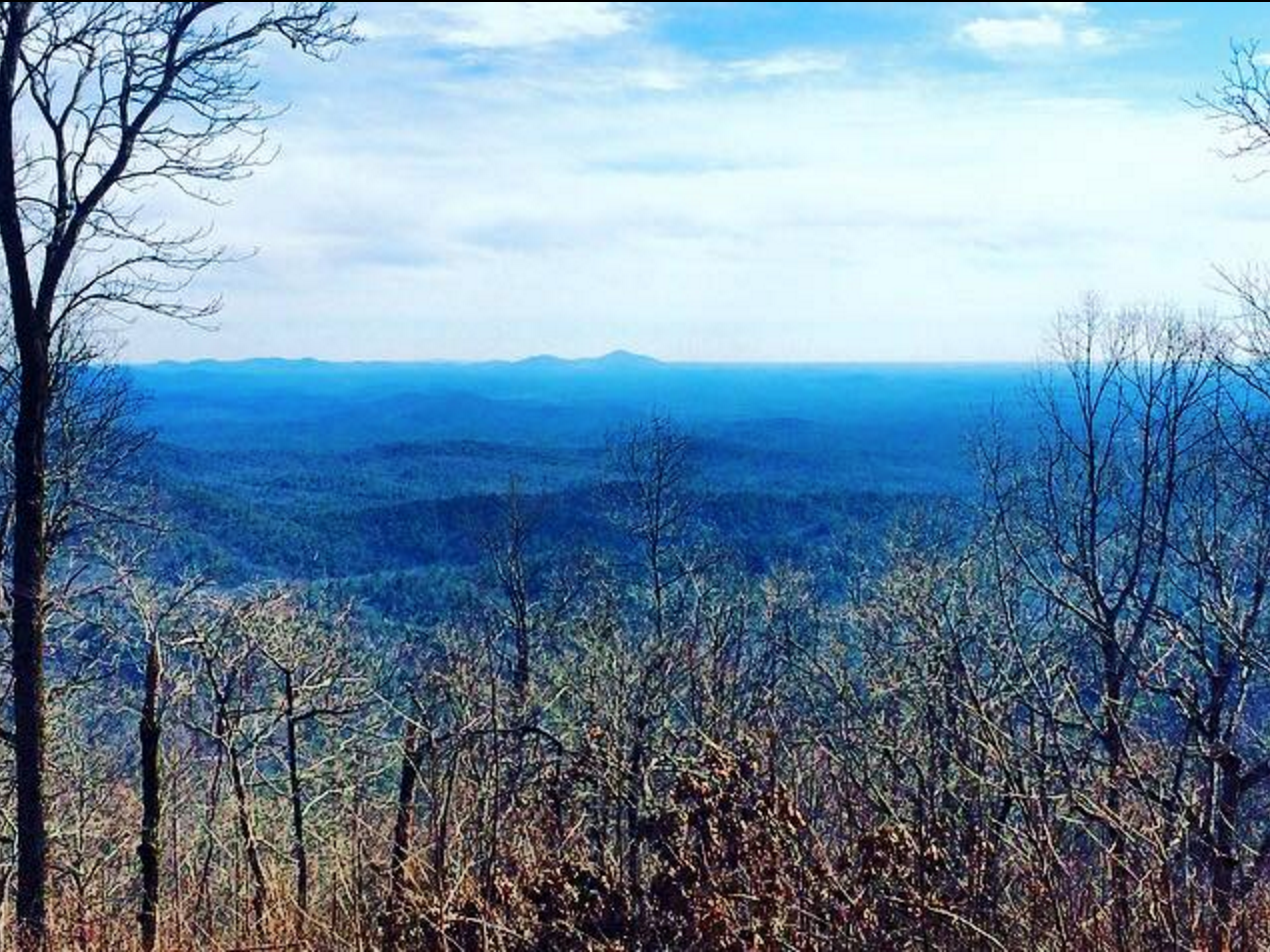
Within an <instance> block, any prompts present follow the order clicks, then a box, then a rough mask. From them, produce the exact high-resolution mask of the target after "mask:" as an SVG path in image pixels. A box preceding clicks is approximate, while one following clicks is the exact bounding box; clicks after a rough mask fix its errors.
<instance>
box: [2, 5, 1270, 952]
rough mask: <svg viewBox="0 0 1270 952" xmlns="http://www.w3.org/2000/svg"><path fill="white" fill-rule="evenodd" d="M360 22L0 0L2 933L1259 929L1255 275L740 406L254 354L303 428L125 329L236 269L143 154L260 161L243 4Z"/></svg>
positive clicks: (1101, 308)
mask: <svg viewBox="0 0 1270 952" xmlns="http://www.w3.org/2000/svg"><path fill="white" fill-rule="evenodd" d="M353 40H354V33H353V25H352V23H351V22H350V21H348V20H346V19H344V18H343V16H342V14H340V13H339V12H338V11H337V10H336V9H335V8H334V7H332V6H330V5H327V4H279V5H272V6H271V5H257V4H252V5H241V9H234V10H233V11H232V12H230V13H226V12H225V11H224V10H222V9H221V8H220V5H218V4H204V3H156V4H113V3H101V4H98V3H93V4H80V3H41V4H33V3H3V4H0V238H2V239H3V248H4V252H5V268H6V270H5V280H4V288H5V293H6V304H7V311H8V313H7V315H6V321H5V334H4V340H3V351H2V353H3V361H0V366H2V367H3V376H2V377H0V384H2V385H3V386H2V388H0V396H2V397H3V400H2V401H0V416H2V417H3V421H2V422H0V431H2V432H3V433H4V434H5V437H6V444H5V452H4V455H3V459H4V466H3V468H2V469H0V474H2V476H3V482H2V484H0V500H3V507H2V510H3V513H4V529H5V531H4V534H3V536H0V559H2V561H3V563H4V566H5V572H4V585H3V594H4V599H3V601H4V605H3V617H2V621H3V626H4V628H5V629H6V634H7V636H8V639H7V640H8V642H9V650H8V651H6V659H5V666H4V668H3V689H2V693H0V696H2V697H3V703H4V707H3V710H4V723H3V728H2V729H0V768H2V782H0V840H2V841H3V848H2V849H0V943H2V944H3V947H5V948H10V947H13V948H20V949H30V950H36V949H56V950H61V949H80V950H85V952H90V950H115V949H132V948H137V949H142V950H145V952H152V950H155V949H160V948H168V949H174V950H179V949H191V948H203V949H217V950H231V949H233V950H240V952H247V950H255V952H265V950H282V949H309V950H336V949H358V950H372V949H382V950H386V952H406V950H436V952H442V950H455V952H477V950H491V952H492V950H506V952H514V950H523V952H567V950H577V952H586V950H592V952H599V950H618V949H630V950H648V952H652V950H669V949H676V950H678V949H682V950H702V952H742V950H759V949H797V950H808V952H816V950H825V952H827V950H839V949H866V950H879V952H881V950H908V949H912V950H918V949H921V950H933V949H958V950H960V949H966V950H984V952H987V950H1013V949H1019V948H1029V949H1036V950H1056V952H1057V950H1090V952H1094V950H1099V952H1101V950H1115V952H1131V950H1157V949H1158V950H1165V949H1205V950H1209V952H1233V950H1253V949H1261V948H1270V738H1268V737H1267V736H1266V723H1267V712H1268V711H1270V614H1268V612H1267V607H1266V604H1265V602H1266V599H1267V597H1268V595H1270V362H1268V360H1270V281H1267V280H1266V277H1265V274H1264V273H1263V272H1260V271H1258V270H1256V269H1250V270H1247V271H1242V272H1239V273H1224V274H1223V275H1222V277H1223V280H1224V283H1225V286H1226V288H1227V290H1228V291H1229V292H1230V297H1229V300H1230V301H1231V302H1232V303H1233V304H1234V305H1235V307H1234V308H1233V311H1234V314H1233V316H1232V317H1231V318H1230V319H1217V318H1212V319H1208V318H1200V317H1195V318H1193V317H1191V316H1190V315H1187V314H1183V313H1181V312H1180V311H1178V310H1177V309H1175V308H1172V307H1168V306H1163V305H1160V306H1137V307H1129V308H1118V307H1115V306H1112V305H1108V304H1106V303H1104V302H1102V301H1101V300H1100V299H1098V298H1097V297H1092V296H1091V297H1089V298H1088V299H1086V300H1084V301H1083V302H1081V303H1079V304H1078V305H1077V306H1076V307H1074V308H1073V309H1071V310H1068V311H1065V312H1063V313H1061V314H1060V315H1059V317H1058V319H1057V322H1056V325H1055V334H1054V350H1053V352H1052V353H1050V354H1048V355H1045V359H1044V360H1043V361H1042V362H1041V363H1040V364H1039V365H1038V366H1037V367H1036V368H1033V369H1032V370H1029V371H1024V370H1022V369H1020V368H1010V369H997V370H995V371H993V370H985V369H982V368H980V369H978V370H973V371H971V370H963V371H959V372H956V373H953V372H947V371H929V372H926V376H921V375H916V376H913V375H910V376H909V378H908V379H907V380H906V379H904V376H905V375H904V374H903V373H899V372H892V375H891V376H890V377H889V378H885V375H882V376H881V377H879V376H876V375H875V376H870V375H869V374H868V373H864V376H863V378H861V377H860V373H861V372H859V371H850V372H847V371H843V370H841V368H840V369H839V370H837V371H833V372H830V371H828V370H819V371H818V370H815V369H810V370H809V369H807V368H802V369H801V370H798V371H797V372H795V371H792V370H786V371H760V370H753V369H751V370H749V371H746V373H749V374H751V375H752V376H751V377H750V378H747V379H749V380H750V381H751V384H750V387H751V389H750V390H749V391H748V393H749V395H748V396H745V395H744V391H745V388H744V387H741V386H739V384H738V380H740V379H741V378H739V377H728V376H727V375H728V374H730V373H736V374H740V373H741V371H727V370H716V371H708V370H704V369H701V368H697V369H695V370H686V369H683V368H681V369H680V370H678V371H675V370H673V369H671V368H664V367H659V366H658V365H655V364H651V363H650V362H648V361H645V360H643V359H640V358H635V357H633V356H632V355H616V356H615V357H610V358H607V359H605V360H604V361H600V362H598V364H599V365H600V366H598V367H583V368H578V367H571V368H562V367H560V366H558V365H557V364H556V363H555V362H553V361H550V360H537V361H531V362H529V363H528V366H519V367H503V368H499V369H497V373H494V371H491V370H490V369H489V368H486V369H484V370H479V369H473V368H471V367H467V368H464V367H458V368H448V369H447V368H439V369H438V368H434V369H433V371H431V372H432V373H433V374H434V375H439V376H441V377H445V376H446V375H447V374H448V375H450V377H449V378H447V379H446V380H443V381H442V382H441V383H440V384H437V385H436V386H435V387H433V389H432V390H431V391H430V392H429V395H425V396H422V397H421V396H419V395H418V394H415V395H414V396H412V397H411V398H410V400H411V401H413V402H411V404H410V406H411V407H412V409H410V410H409V411H404V410H402V405H401V404H396V405H394V406H393V407H392V408H388V407H385V406H384V405H383V403H382V401H380V400H379V398H378V397H377V396H376V395H375V394H374V393H369V394H368V393H366V392H364V391H362V390H359V389H358V388H359V387H361V386H362V384H361V383H359V382H358V380H357V379H355V378H358V377H359V374H360V373H362V372H361V371H350V370H343V371H340V370H338V369H331V368H325V369H324V368H323V367H321V366H317V367H307V368H300V369H298V370H297V368H290V369H287V368H283V369H281V370H279V369H278V368H273V371H272V372H273V373H274V374H275V375H276V374H278V373H283V374H290V373H301V374H302V376H303V379H302V380H300V382H299V383H296V382H295V381H292V383H291V384H290V385H289V386H290V387H291V389H290V390H289V391H288V392H290V393H291V394H292V396H293V398H294V395H295V394H296V393H298V392H302V391H303V390H304V388H306V387H308V388H312V390H313V392H314V393H316V394H318V395H319V396H320V397H321V398H322V400H324V401H326V402H325V404H324V405H325V406H326V407H327V408H328V411H329V416H328V417H323V416H321V415H318V416H305V413H307V410H306V411H305V413H298V414H297V412H295V410H294V408H291V409H287V407H286V406H285V405H284V404H285V401H284V400H283V399H282V397H281V396H280V395H279V393H277V392H273V391H270V389H269V388H270V387H271V386H273V384H271V383H270V382H269V381H270V379H274V380H276V379H277V378H276V376H275V377H273V378H270V377H269V375H268V374H266V375H264V376H263V377H258V376H257V371H258V370H259V368H253V367H250V366H248V367H239V368H236V369H235V368H228V369H225V368H221V369H213V370H211V371H207V368H203V369H200V368H197V367H190V366H184V365H168V366H156V367H150V368H131V369H125V368H121V367H119V366H115V365H113V364H112V363H111V362H110V361H109V360H107V359H105V354H104V352H103V350H102V338H101V336H100V334H99V329H100V326H101V323H102V321H103V320H104V319H106V318H110V317H119V316H133V315H135V314H136V313H137V312H148V313H149V314H151V315H152V316H153V315H156V314H157V315H158V316H160V317H166V318H170V319H191V320H196V319H199V318H200V317H201V316H205V315H206V314H208V313H210V311H209V306H207V305H200V304H191V303H190V298H188V297H187V283H186V279H187V277H188V275H189V274H191V273H193V272H197V271H199V270H201V269H203V268H205V267H207V266H210V265H212V264H215V263H216V262H217V261H218V260H219V259H220V258H221V252H220V251H219V249H216V248H213V247H209V246H207V245H206V244H205V243H204V235H202V233H196V234H192V235H191V234H186V233H180V232H173V231H170V230H167V229H163V228H161V227H158V226H157V225H155V224H154V223H152V222H149V221H147V220H146V219H145V217H144V216H142V215H141V214H140V212H139V210H138V208H137V206H136V205H135V204H134V202H133V199H134V198H135V196H136V195H137V194H139V192H138V189H142V190H143V191H144V189H143V186H152V187H154V188H157V189H164V188H168V189H171V188H176V189H178V190H181V191H189V192H195V193H198V192H199V191H200V189H202V188H203V187H205V186H207V187H211V186H224V185H226V184H228V183H232V181H233V180H235V179H236V178H237V177H239V176H241V175H242V174H244V173H245V172H247V171H249V170H250V168H251V166H252V164H253V163H254V162H256V161H257V160H258V158H259V157H260V155H259V153H258V152H257V151H256V146H257V145H258V144H259V142H260V141H261V140H260V139H259V136H260V135H262V134H263V132H264V128H265V126H267V124H268V120H269V118H270V114H269V113H268V111H267V110H265V109H264V108H263V107H262V106H261V105H259V102H258V100H257V98H256V87H255V79H254V72H253V64H254V62H255V60H254V59H253V53H254V51H256V50H257V49H258V48H260V45H261V44H264V43H266V42H268V43H270V45H269V47H268V49H269V50H270V51H271V52H272V51H276V53H277V54H278V55H282V54H283V53H284V52H285V51H287V48H288V47H289V48H290V51H294V55H301V54H310V55H313V56H316V57H318V58H330V57H331V56H333V55H334V54H335V52H336V51H337V50H338V48H339V47H341V46H343V45H344V44H346V43H348V42H352V41H353ZM274 41H281V42H274ZM330 68H333V69H338V68H339V67H338V63H337V64H335V65H332V66H331V67H330ZM1267 103H1270V74H1268V73H1267V67H1266V66H1265V65H1264V60H1263V59H1262V58H1261V57H1260V56H1259V55H1258V54H1257V52H1256V48H1255V47H1254V46H1247V47H1238V48H1236V50H1235V51H1234V60H1233V64H1232V66H1231V69H1230V71H1229V72H1228V73H1227V74H1226V75H1225V76H1224V77H1223V78H1222V79H1221V80H1220V81H1219V86H1218V89H1217V91H1216V92H1215V93H1213V95H1212V96H1211V98H1207V99H1205V100H1204V101H1203V102H1202V103H1201V104H1200V105H1201V106H1202V107H1203V108H1204V109H1206V110H1208V111H1209V112H1210V113H1212V114H1213V115H1214V116H1215V117H1217V118H1218V119H1220V120H1222V122H1223V124H1224V125H1225V127H1226V130H1227V132H1229V133H1230V134H1231V135H1233V136H1235V138H1234V139H1232V140H1229V141H1233V142H1234V143H1235V144H1236V145H1235V149H1236V151H1240V152H1253V153H1255V152H1257V151H1258V150H1259V149H1260V148H1262V147H1264V146H1265V145H1266V144H1267V143H1270V108H1268V107H1267ZM144 332H145V331H144V325H139V326H138V327H137V328H136V329H135V333H138V334H141V333H144ZM204 371H207V374H205V373H204ZM390 372H397V371H392V370H385V369H383V368H380V369H379V371H378V373H380V374H385V373H390ZM400 372H401V373H407V371H406V370H401V371H400ZM409 372H410V373H417V372H418V371H417V368H416V370H414V371H409ZM477 373H479V374H484V375H485V376H484V377H483V378H482V379H483V381H484V382H483V384H482V386H483V387H484V392H485V394H486V398H484V399H482V400H474V398H473V397H472V396H471V395H470V393H468V394H467V395H462V394H459V391H460V390H461V388H459V387H458V385H457V384H456V382H455V381H456V379H457V377H461V376H463V375H470V374H477ZM580 373H581V374H584V375H586V374H591V376H589V377H586V378H585V380H589V381H590V382H589V383H587V382H585V380H584V379H583V378H582V377H579V376H578V374H580ZM897 373H898V377H897V376H896V374H897ZM208 374H210V377H209V376H208ZM331 374H336V375H338V374H343V375H344V376H342V377H338V379H336V378H333V377H331V376H329V375H331ZM491 374H493V376H490V375H491ZM719 374H722V375H723V376H722V377H720V376H718V375H719ZM764 374H768V375H769V376H767V377H764ZM771 374H775V375H776V378H775V379H774V378H772V377H771V376H770V375H771ZM225 375H229V376H230V377H233V376H234V375H238V378H237V379H234V380H232V382H229V381H227V378H226V376H225ZM314 375H316V376H314ZM562 375H563V376H562ZM712 375H713V376H712ZM753 375H757V376H753ZM853 375H854V376H853ZM247 377H252V378H253V379H254V382H253V380H252V379H246V378H247ZM707 378H708V379H707ZM760 378H762V382H760V383H754V382H753V381H755V380H758V379H760ZM883 378H885V379H888V380H890V384H885V385H884V383H883V382H882V381H883ZM650 379H655V380H656V381H659V382H658V383H657V384H656V386H657V387H658V388H660V389H659V390H657V392H656V393H651V391H648V390H647V389H641V388H647V387H648V386H650V385H649V384H648V383H647V381H649V380H650ZM562 380H563V382H561V381H562ZM615 380H617V381H619V383H614V381H615ZM897 380H898V382H897ZM552 381H555V382H554V383H553V382H552ZM800 381H801V383H800ZM968 381H969V382H968ZM985 381H991V382H990V383H987V382H985ZM381 384H382V377H381V378H380V384H377V386H378V385H381ZM886 386H890V387H894V388H899V391H903V390H904V388H906V387H907V388H908V390H907V393H908V394H909V396H908V397H907V398H905V397H903V396H902V395H897V391H887V390H885V387H886ZM551 387H556V388H557V390H558V392H566V391H567V392H569V393H571V394H573V395H574V396H577V395H578V394H582V397H580V399H583V400H585V401H586V402H587V404H588V410H587V412H586V413H585V414H583V415H581V416H570V415H569V414H568V413H566V412H563V411H561V410H560V408H559V406H556V405H553V404H552V402H551V400H550V399H548V397H549V392H551V390H550V388H551ZM799 387H802V388H803V390H802V392H801V395H800V396H798V398H797V400H795V401H794V403H793V404H785V403H782V401H783V400H787V399H788V400H793V399H794V398H793V397H790V394H791V393H792V392H793V389H797V388H799ZM614 388H616V389H614ZM623 388H625V389H623ZM711 388H713V389H711ZM791 388H792V389H791ZM843 388H851V393H850V396H849V398H847V397H843V396H842V393H843ZM941 388H942V389H941ZM337 391H340V392H342V396H341V395H340V394H339V393H337ZM618 391H620V393H619V392H618ZM835 393H837V394H839V396H838V397H835V396H834V394H835ZM968 393H975V394H978V395H979V396H978V397H977V398H975V399H974V400H971V401H969V402H970V404H971V405H970V406H969V408H968V409H966V408H965V404H966V395H967V394H968ZM216 394H220V399H222V400H224V401H225V403H224V405H218V404H217V403H216V399H217V397H216ZM456 394H457V395H456ZM622 394H625V396H622ZM632 394H633V395H634V396H632ZM650 394H651V395H650ZM703 394H713V396H704V397H703ZM722 394H732V397H731V399H733V400H735V401H736V402H735V404H733V405H731V406H729V407H728V408H727V410H726V412H723V411H721V410H720V409H719V407H720V405H721V402H723V401H725V399H726V398H725V397H724V396H722ZM914 394H915V395H916V396H914ZM1007 395H1008V396H1007ZM337 397H338V399H337ZM1003 397H1005V399H1001V398H1003ZM496 398H497V399H496ZM503 398H515V399H503ZM296 399H299V398H296ZM905 399H907V400H909V401H910V404H911V403H912V402H913V401H916V402H917V403H924V404H928V405H929V406H928V410H927V412H925V414H924V415H923V414H918V415H917V416H907V415H906V411H904V409H903V407H904V406H905V405H906V404H905V403H904V400H905ZM235 400H237V401H239V405H238V406H237V409H234V408H233V407H231V406H229V404H230V403H233V402H234V401H235ZM341 400H343V402H342V403H341V402H340V401H341ZM836 400H841V401H842V402H841V404H839V403H835V401H836ZM182 401H185V402H186V403H185V404H183V403H182ZM194 401H198V405H199V407H200V412H199V413H198V414H194V415H191V414H189V413H187V412H183V411H182V407H183V406H188V405H189V404H191V403H192V402H194ZM747 401H748V402H747ZM869 401H872V402H871V403H870V402H869ZM302 402H303V401H302ZM707 404H708V405H710V406H712V407H713V408H714V411H713V412H712V413H706V412H703V411H702V409H701V408H702V407H703V406H704V405H707ZM312 405H313V403H312V402H311V401H310V402H308V403H305V406H306V407H311V406H312ZM847 405H849V406H852V407H855V408H856V410H857V411H859V410H860V407H861V405H863V407H864V410H863V412H858V413H857V416H856V417H854V418H853V419H854V421H855V422H844V417H843V415H842V412H841V411H842V407H843V406H847ZM954 405H957V406H961V407H962V409H960V410H956V411H955V412H954V411H953V409H952V408H953V406H954ZM641 406H642V410H638V408H639V407H641ZM358 407H361V409H360V410H358V409H357V408H358ZM791 407H792V408H791ZM809 407H819V408H820V411H819V412H820V413H821V414H822V415H820V416H817V415H816V413H815V412H813V411H811V410H809V409H807V408H809ZM667 408H669V409H671V410H675V411H676V412H674V413H665V412H661V411H663V410H665V409H667ZM637 411H638V412H637ZM359 414H360V415H359ZM531 420H532V425H531V424H530V421H531ZM835 421H836V422H835ZM954 423H956V425H954ZM520 427H523V428H524V429H518V428H520ZM421 433H426V435H427V437H428V439H427V440H423V441H420V440H419V439H418V437H419V435H420V434H421ZM508 433H518V434H519V435H518V436H515V437H509V436H508V435H507V434H508Z"/></svg>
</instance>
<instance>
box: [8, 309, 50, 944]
mask: <svg viewBox="0 0 1270 952" xmlns="http://www.w3.org/2000/svg"><path fill="white" fill-rule="evenodd" d="M23 323H24V324H25V323H26V322H23ZM18 337H19V341H18V343H19V348H20V351H21V355H22V358H21V364H22V367H21V384H20V393H19V400H18V419H17V424H16V426H15V427H14V431H13V468H14V521H13V721H14V771H15V773H16V779H17V795H18V797H17V799H18V926H19V931H20V933H21V941H22V943H23V945H24V946H27V947H31V948H38V947H39V946H41V945H43V942H44V935H45V903H44V898H45V889H46V882H47V878H48V869H47V860H46V852H47V833H46V829H45V816H44V570H45V561H46V556H47V552H46V538H45V529H44V481H45V476H44V437H45V425H46V421H47V417H48V403H49V389H50V387H49V367H48V344H47V339H46V337H45V335H43V334H42V333H41V332H40V330H39V328H38V326H37V327H26V326H23V327H20V328H18Z"/></svg>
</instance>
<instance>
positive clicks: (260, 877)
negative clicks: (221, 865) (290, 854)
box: [221, 717, 269, 937]
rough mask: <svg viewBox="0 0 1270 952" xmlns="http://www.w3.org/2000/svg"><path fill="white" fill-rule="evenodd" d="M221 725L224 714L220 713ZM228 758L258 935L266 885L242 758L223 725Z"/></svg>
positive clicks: (266, 902)
mask: <svg viewBox="0 0 1270 952" xmlns="http://www.w3.org/2000/svg"><path fill="white" fill-rule="evenodd" d="M221 723H222V725H223V726H225V725H227V724H228V718H226V717H222V721H221ZM221 736H222V738H223V741H224V744H225V747H226V754H227V755H228V760H229V783H230V787H231V788H232V789H233V791H234V802H235V803H236V804H237V806H238V833H239V835H240V836H241V837H242V841H243V852H244V853H246V855H247V869H248V871H249V872H250V874H251V885H252V893H251V925H252V929H253V930H255V932H256V934H257V935H258V936H261V937H263V936H264V933H265V911H266V910H267V909H268V906H269V887H268V884H267V883H266V881H265V868H264V865H263V864H262V863H261V861H260V846H259V844H258V843H257V842H256V831H255V827H254V826H253V824H252V822H251V803H250V801H249V799H248V797H247V781H246V779H245V778H244V777H243V768H242V758H241V756H240V755H239V753H238V749H237V748H236V747H235V746H234V742H233V737H231V736H230V734H229V731H228V728H227V726H226V729H225V733H223V734H222V735H221Z"/></svg>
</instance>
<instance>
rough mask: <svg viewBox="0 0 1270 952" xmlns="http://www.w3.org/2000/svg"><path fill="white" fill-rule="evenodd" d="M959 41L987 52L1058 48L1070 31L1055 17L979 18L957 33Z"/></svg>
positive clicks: (962, 27) (964, 25)
mask: <svg viewBox="0 0 1270 952" xmlns="http://www.w3.org/2000/svg"><path fill="white" fill-rule="evenodd" d="M957 37H958V39H960V40H962V41H963V42H965V43H969V44H970V45H971V46H974V47H977V48H979V49H980V50H983V51H984V52H986V53H1002V52H1013V51H1017V50H1035V49H1046V48H1048V49H1056V48H1059V47H1062V46H1063V44H1064V43H1065V42H1066V41H1067V29H1066V27H1065V26H1064V25H1063V23H1062V22H1061V21H1060V20H1058V19H1057V18H1055V17H1051V16H1040V17H978V18H977V19H974V20H971V21H970V22H969V23H964V24H962V25H961V27H959V28H958V30H957Z"/></svg>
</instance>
